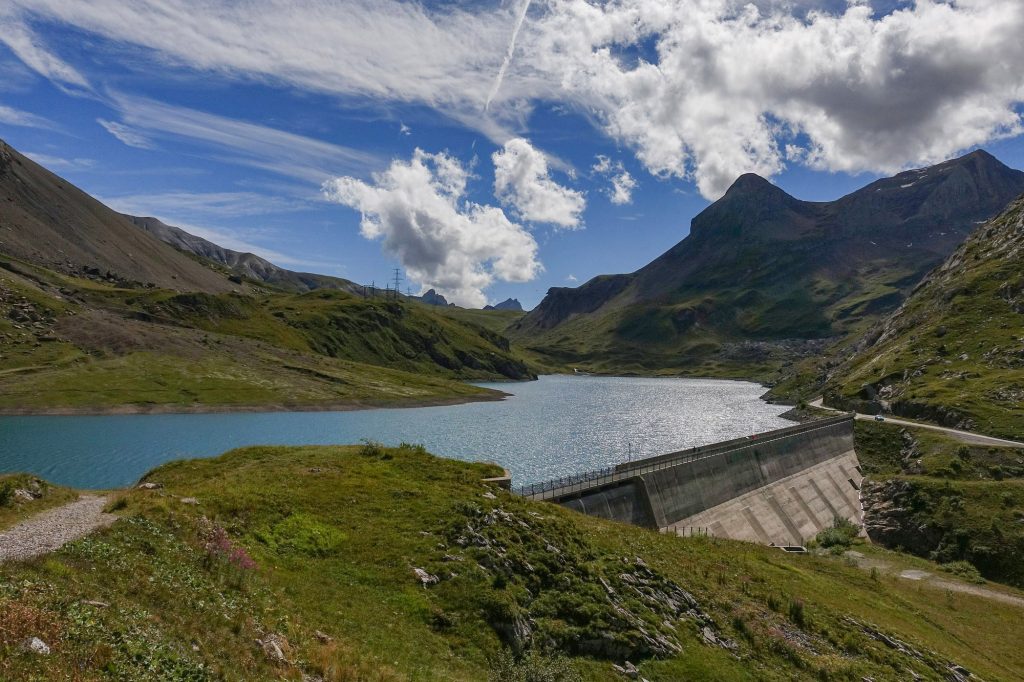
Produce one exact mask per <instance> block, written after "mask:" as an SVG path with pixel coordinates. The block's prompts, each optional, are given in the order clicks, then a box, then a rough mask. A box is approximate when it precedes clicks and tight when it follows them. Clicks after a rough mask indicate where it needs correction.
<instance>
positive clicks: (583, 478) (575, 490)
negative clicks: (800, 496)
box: [514, 413, 854, 500]
mask: <svg viewBox="0 0 1024 682" xmlns="http://www.w3.org/2000/svg"><path fill="white" fill-rule="evenodd" d="M853 419H854V415H853V413H849V414H843V415H840V416H838V417H829V418H828V419H821V420H818V421H814V422H810V423H807V424H796V425H794V426H787V427H785V428H781V429H776V430H774V431H766V432H764V433H759V434H754V435H751V436H745V437H743V438H735V439H732V440H728V441H723V442H720V443H714V444H711V445H704V446H700V447H696V448H691V449H689V450H680V451H678V452H671V453H668V454H664V455H657V456H655V457H650V458H647V459H643V460H639V461H637V462H625V463H622V464H618V465H615V466H610V467H605V468H603V469H597V470H594V471H587V472H583V473H579V474H572V475H569V476H564V477H561V478H556V479H552V480H549V481H543V482H540V483H533V484H530V485H525V486H520V487H518V488H515V489H514V492H515V493H516V494H518V495H521V496H523V497H528V498H530V499H533V500H559V499H561V498H566V497H572V496H575V495H579V494H581V493H584V492H586V491H588V490H594V489H598V488H602V487H605V486H608V485H613V484H617V483H622V482H624V481H629V480H631V479H634V478H636V477H638V476H643V475H644V474H649V473H653V472H656V471H661V470H664V469H669V468H671V467H676V466H679V465H681V464H689V463H692V462H696V461H700V460H702V459H707V458H710V457H719V456H722V455H725V454H729V453H732V452H737V451H740V450H746V449H749V448H751V447H752V446H767V445H769V444H771V443H777V442H779V441H784V440H786V439H788V438H792V437H794V436H797V435H801V434H811V433H814V432H816V431H823V430H826V429H830V428H832V427H834V426H836V425H838V424H845V423H847V422H849V423H851V424H852V422H853Z"/></svg>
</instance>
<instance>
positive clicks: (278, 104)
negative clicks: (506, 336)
mask: <svg viewBox="0 0 1024 682" xmlns="http://www.w3.org/2000/svg"><path fill="white" fill-rule="evenodd" d="M759 5H760V6H759V7H758V8H756V9H754V8H753V6H752V5H746V4H745V3H735V2H732V1H731V0H676V1H675V2H661V1H660V0H659V1H658V2H655V1H654V0H620V1H619V2H617V3H613V4H611V5H607V6H606V5H603V4H600V3H594V4H593V5H591V6H586V5H583V4H582V3H570V2H563V1H562V0H551V1H550V2H541V1H539V0H534V1H533V2H527V3H523V2H520V1H518V0H515V1H510V2H504V3H501V2H493V3H490V2H488V3H463V2H448V3H443V4H436V5H412V4H408V3H403V2H398V1H391V0H380V1H379V2H369V1H365V2H364V1H356V0H353V1H351V2H342V3H327V2H317V1H314V0H308V1H306V2H295V3H287V4H286V3H281V2H273V1H270V0H268V1H267V2H263V3H261V2H256V3H252V4H249V5H244V6H243V5H240V4H238V3H224V5H223V6H217V5H216V3H201V2H198V1H197V0H159V1H158V0H134V1H132V2H120V1H118V2H115V1H114V0H92V1H90V2H76V1H74V0H61V1H59V2H58V1H57V0H33V1H32V2H24V3H22V2H21V0H13V3H12V7H11V8H9V9H0V28H2V29H3V31H0V137H3V138H4V139H5V140H7V141H8V142H9V143H10V144H12V145H13V146H14V147H16V148H17V149H19V150H20V151H22V152H25V153H28V154H30V155H32V156H33V157H34V158H36V159H37V160H38V161H40V162H41V163H43V165H45V166H47V167H48V168H50V169H51V170H53V171H54V172H56V173H58V174H60V175H62V176H64V177H66V178H68V179H69V180H71V181H72V182H74V183H75V184H77V185H79V186H80V187H82V188H83V189H85V190H86V191H88V192H89V193H91V194H93V195H94V196H97V197H98V198H100V199H101V200H103V201H104V202H106V203H108V204H109V205H111V206H112V207H114V208H116V209H118V210H122V211H125V212H130V213H134V214H139V215H156V216H157V217H159V218H161V219H163V220H165V221H166V222H169V223H172V224H177V225H180V226H182V227H184V228H185V229H188V230H190V231H193V232H196V233H199V234H201V235H202V236H206V237H208V238H210V239H212V240H213V241H216V242H218V243H221V244H222V245H224V246H227V247H230V248H237V249H241V250H251V251H254V252H256V253H259V254H261V255H264V256H266V257H268V258H270V259H271V260H273V261H274V262H276V263H278V264H280V265H283V266H286V267H290V268H293V269H299V270H309V271H314V272H323V273H328V274H335V275H339V276H342V277H346V278H349V279H352V280H355V281H358V282H370V281H374V280H375V281H377V282H378V283H381V282H383V281H384V280H385V279H386V278H387V277H388V275H389V273H390V272H391V270H392V268H393V267H395V266H399V267H402V268H403V270H405V271H406V272H407V273H408V277H409V279H410V282H409V283H408V284H409V286H411V287H412V289H413V291H414V292H418V291H420V290H421V289H425V288H428V287H436V288H439V289H441V290H442V291H443V292H444V293H446V295H449V296H450V297H451V298H454V299H455V300H458V301H460V302H461V303H464V304H467V305H480V304H482V303H483V302H484V301H485V300H486V301H490V302H497V301H500V300H502V299H504V298H506V297H516V298H519V299H520V300H521V301H522V302H523V304H524V305H525V306H527V307H531V306H533V305H535V304H536V303H537V302H538V301H539V300H540V299H541V298H542V297H543V295H544V293H545V292H546V290H547V289H548V288H549V287H552V286H572V285H574V284H575V283H576V282H577V281H578V282H583V281H586V280H587V279H589V278H590V277H592V276H594V275H597V274H602V273H610V272H629V271H632V270H635V269H636V268H639V267H641V266H643V265H644V264H646V263H647V262H649V261H650V260H651V259H653V258H654V257H656V256H658V255H659V254H660V253H662V252H663V251H665V250H666V249H667V248H669V247H670V246H672V245H673V244H675V243H676V242H677V241H679V240H680V239H682V238H683V237H684V236H685V235H686V233H687V230H688V225H689V221H690V219H691V218H692V217H693V216H694V215H695V214H696V213H697V212H699V211H700V210H701V209H703V208H704V207H705V206H707V205H708V203H709V201H711V200H713V199H714V198H716V197H717V196H720V194H721V193H722V192H723V191H724V189H725V188H726V187H727V186H728V184H729V183H730V182H731V180H732V179H733V178H735V176H737V175H739V174H740V173H743V172H748V171H752V172H759V173H761V174H762V175H765V176H769V177H771V178H772V180H773V181H774V182H776V183H777V184H779V185H780V186H782V187H783V188H784V189H786V190H787V191H789V192H790V193H792V194H794V195H795V196H797V197H800V198H804V199H812V200H826V199H833V198H836V197H838V196H841V195H843V194H845V193H847V192H849V191H852V190H853V189H856V188H858V187H860V186H862V185H864V184H866V183H867V182H869V181H871V180H873V179H874V178H875V177H878V176H879V175H882V174H888V173H892V172H895V171H897V170H900V169H902V168H906V167H911V166H915V165H924V164H926V163H932V162H937V161H940V160H943V159H945V158H948V157H950V156H953V155H956V154H959V153H963V152H965V151H969V150H970V149H972V148H975V147H977V146H983V147H985V148H986V149H988V150H989V151H991V152H992V153H994V154H995V155H996V156H997V157H999V158H1000V159H1002V160H1003V161H1004V162H1005V163H1007V164H1009V165H1011V166H1014V167H1018V168H1019V167H1024V142H1022V139H1024V138H1022V137H1021V136H1020V128H1021V111H1022V109H1021V102H1022V100H1024V75H1022V74H1024V70H1021V69H1020V68H1019V65H1020V64H1022V63H1024V48H1022V47H1021V46H1020V44H1019V43H1020V42H1021V41H1020V40H1019V35H1020V31H1021V30H1022V29H1024V10H1022V8H1021V7H1020V3H1018V2H1015V1H1011V0H1006V1H1005V2H1004V1H1002V0H989V1H987V2H980V0H973V1H967V0H962V1H961V2H960V3H945V2H929V3H924V2H919V3H914V2H886V3H876V4H875V5H873V6H867V5H864V4H863V3H850V4H847V3H845V2H810V1H809V2H788V3H777V2H772V1H771V0H765V1H764V2H761V3H759ZM242 8H247V10H248V13H246V14H242V13H241V12H242ZM524 10H525V13H524ZM520 17H522V23H521V24H520V23H519V21H518V20H519V18H520ZM517 25H518V26H519V29H518V31H517V28H516V27H517ZM894 36H896V37H898V38H899V40H894V39H893V37H894ZM510 46H511V48H512V49H511V50H510V49H509V48H510ZM509 55H511V57H509ZM499 74H500V75H499ZM417 150H421V151H420V152H419V153H417ZM496 181H497V184H496ZM613 182H619V184H620V191H619V194H618V195H614V194H613ZM324 183H327V186H326V189H327V191H326V192H325V191H324ZM613 198H614V199H615V201H613V200H612V199H613Z"/></svg>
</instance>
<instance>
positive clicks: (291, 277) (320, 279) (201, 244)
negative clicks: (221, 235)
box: [122, 214, 361, 292]
mask: <svg viewBox="0 0 1024 682" xmlns="http://www.w3.org/2000/svg"><path fill="white" fill-rule="evenodd" d="M122 215H124V217H125V218H127V219H128V220H129V221H130V222H131V223H132V224H133V225H135V226H136V227H139V228H141V229H143V230H145V231H146V232H148V233H149V234H152V235H153V236H154V237H156V238H158V239H160V240H161V241H163V242H164V243H166V244H170V245H171V246H173V247H174V248H176V249H178V250H180V251H184V252H186V253H191V254H193V255H195V256H199V257H201V258H206V259H207V260H211V261H213V262H215V263H219V264H220V265H223V266H224V267H226V268H229V269H230V270H232V271H233V272H234V273H235V274H236V275H238V276H241V277H247V278H249V279H251V280H254V281H257V282H264V283H266V284H270V285H273V286H279V287H282V288H286V289H290V290H292V291H297V292H305V291H312V290H314V289H338V290H341V291H349V292H355V291H356V290H361V287H360V286H359V285H357V284H355V283H353V282H350V281H349V280H347V279H343V278H341V277H332V276H330V275H321V274H316V273H311V272H298V271H295V270H289V269H287V268H282V267H280V266H278V265H275V264H274V263H271V262H270V261H269V260H267V259H266V258H263V257H262V256H257V255H256V254H254V253H250V252H242V251H235V250H234V249H228V248H226V247H223V246H220V245H219V244H216V243H214V242H212V241H210V240H208V239H205V238H203V237H199V236H197V235H194V234H192V233H190V232H188V231H186V230H184V229H182V228H180V227H177V226H176V225H169V224H167V223H165V222H163V221H162V220H160V219H159V218H154V217H151V216H147V217H143V216H133V215H128V214H122Z"/></svg>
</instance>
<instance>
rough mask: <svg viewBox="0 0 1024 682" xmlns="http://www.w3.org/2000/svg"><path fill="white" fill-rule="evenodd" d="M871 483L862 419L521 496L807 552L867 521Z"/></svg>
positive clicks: (669, 458)
mask: <svg viewBox="0 0 1024 682" xmlns="http://www.w3.org/2000/svg"><path fill="white" fill-rule="evenodd" d="M862 479H863V474H862V473H861V469H860V463H859V462H858V461H857V454H856V453H855V452H854V449H853V415H843V416H840V417H833V418H830V419H823V420H820V421H815V422H811V423H808V424H799V425H796V426H790V427H787V428H784V429H778V430H776V431H770V432H767V433H761V434H757V435H755V436H748V437H745V438H738V439H735V440H730V441H725V442H722V443H715V444H714V445H706V446H703V447H699V448H693V449H690V450H683V451H680V452H673V453H669V454H666V455H659V456H657V457H652V458H649V459H644V460H640V461H637V462H629V463H625V464H619V465H618V466H615V467H609V468H607V469H603V470H601V471H595V472H589V473H586V474H580V475H577V476H571V477H568V478H563V479H558V480H555V481H548V482H546V483H538V484H535V485H531V486H526V487H524V488H520V489H518V491H517V492H519V494H521V495H523V496H525V497H529V498H531V499H534V500H547V501H550V502H554V503H557V504H560V505H562V506H565V507H568V508H570V509H575V510H577V511H580V512H583V513H584V514H590V515H592V516H600V517H602V518H606V519H612V520H615V521H622V522H625V523H631V524H634V525H637V526H644V527H647V528H657V529H660V530H662V531H664V532H670V533H678V534H680V535H691V534H698V533H699V534H707V535H713V536H717V537H724V538H731V539H734V540H747V541H750V542H758V543H764V544H769V543H774V544H776V545H802V544H804V543H805V542H806V541H807V540H809V539H810V538H813V537H814V536H815V535H816V534H817V533H818V532H819V531H821V530H823V529H825V528H827V527H829V526H831V525H832V523H833V520H834V519H835V517H842V518H845V519H849V520H850V521H853V522H854V523H857V524H859V523H860V522H861V509H860V485H861V481H862Z"/></svg>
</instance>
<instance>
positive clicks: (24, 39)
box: [0, 5, 92, 91]
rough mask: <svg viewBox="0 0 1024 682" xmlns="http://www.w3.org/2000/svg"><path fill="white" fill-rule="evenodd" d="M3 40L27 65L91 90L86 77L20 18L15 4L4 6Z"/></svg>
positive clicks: (0, 11) (67, 84)
mask: <svg viewBox="0 0 1024 682" xmlns="http://www.w3.org/2000/svg"><path fill="white" fill-rule="evenodd" d="M0 43H4V44H5V45H7V48H8V49H9V50H10V51H11V52H12V53H13V54H14V56H16V57H17V58H18V59H20V60H21V61H22V62H23V63H24V64H25V65H26V66H27V67H29V68H30V69H32V70H33V71H35V72H36V73H38V74H39V75H41V76H43V77H44V78H48V79H50V80H51V81H52V82H53V83H55V84H56V85H58V86H60V87H62V88H65V89H72V90H73V89H81V90H86V91H88V90H91V89H92V86H91V85H90V84H89V81H88V80H86V78H85V76H83V75H82V74H81V73H79V72H78V70H77V69H75V67H73V66H71V65H70V64H68V63H67V62H65V61H64V60H62V59H61V58H60V57H58V56H57V55H56V54H54V53H53V52H52V51H51V50H50V49H49V48H48V47H47V46H46V45H44V44H43V41H42V40H41V39H40V38H39V36H38V35H37V34H36V33H35V32H33V31H32V30H31V29H30V28H29V27H28V25H26V24H25V23H23V22H21V21H19V20H18V16H17V15H16V13H15V9H14V6H13V5H7V6H6V7H4V8H0Z"/></svg>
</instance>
